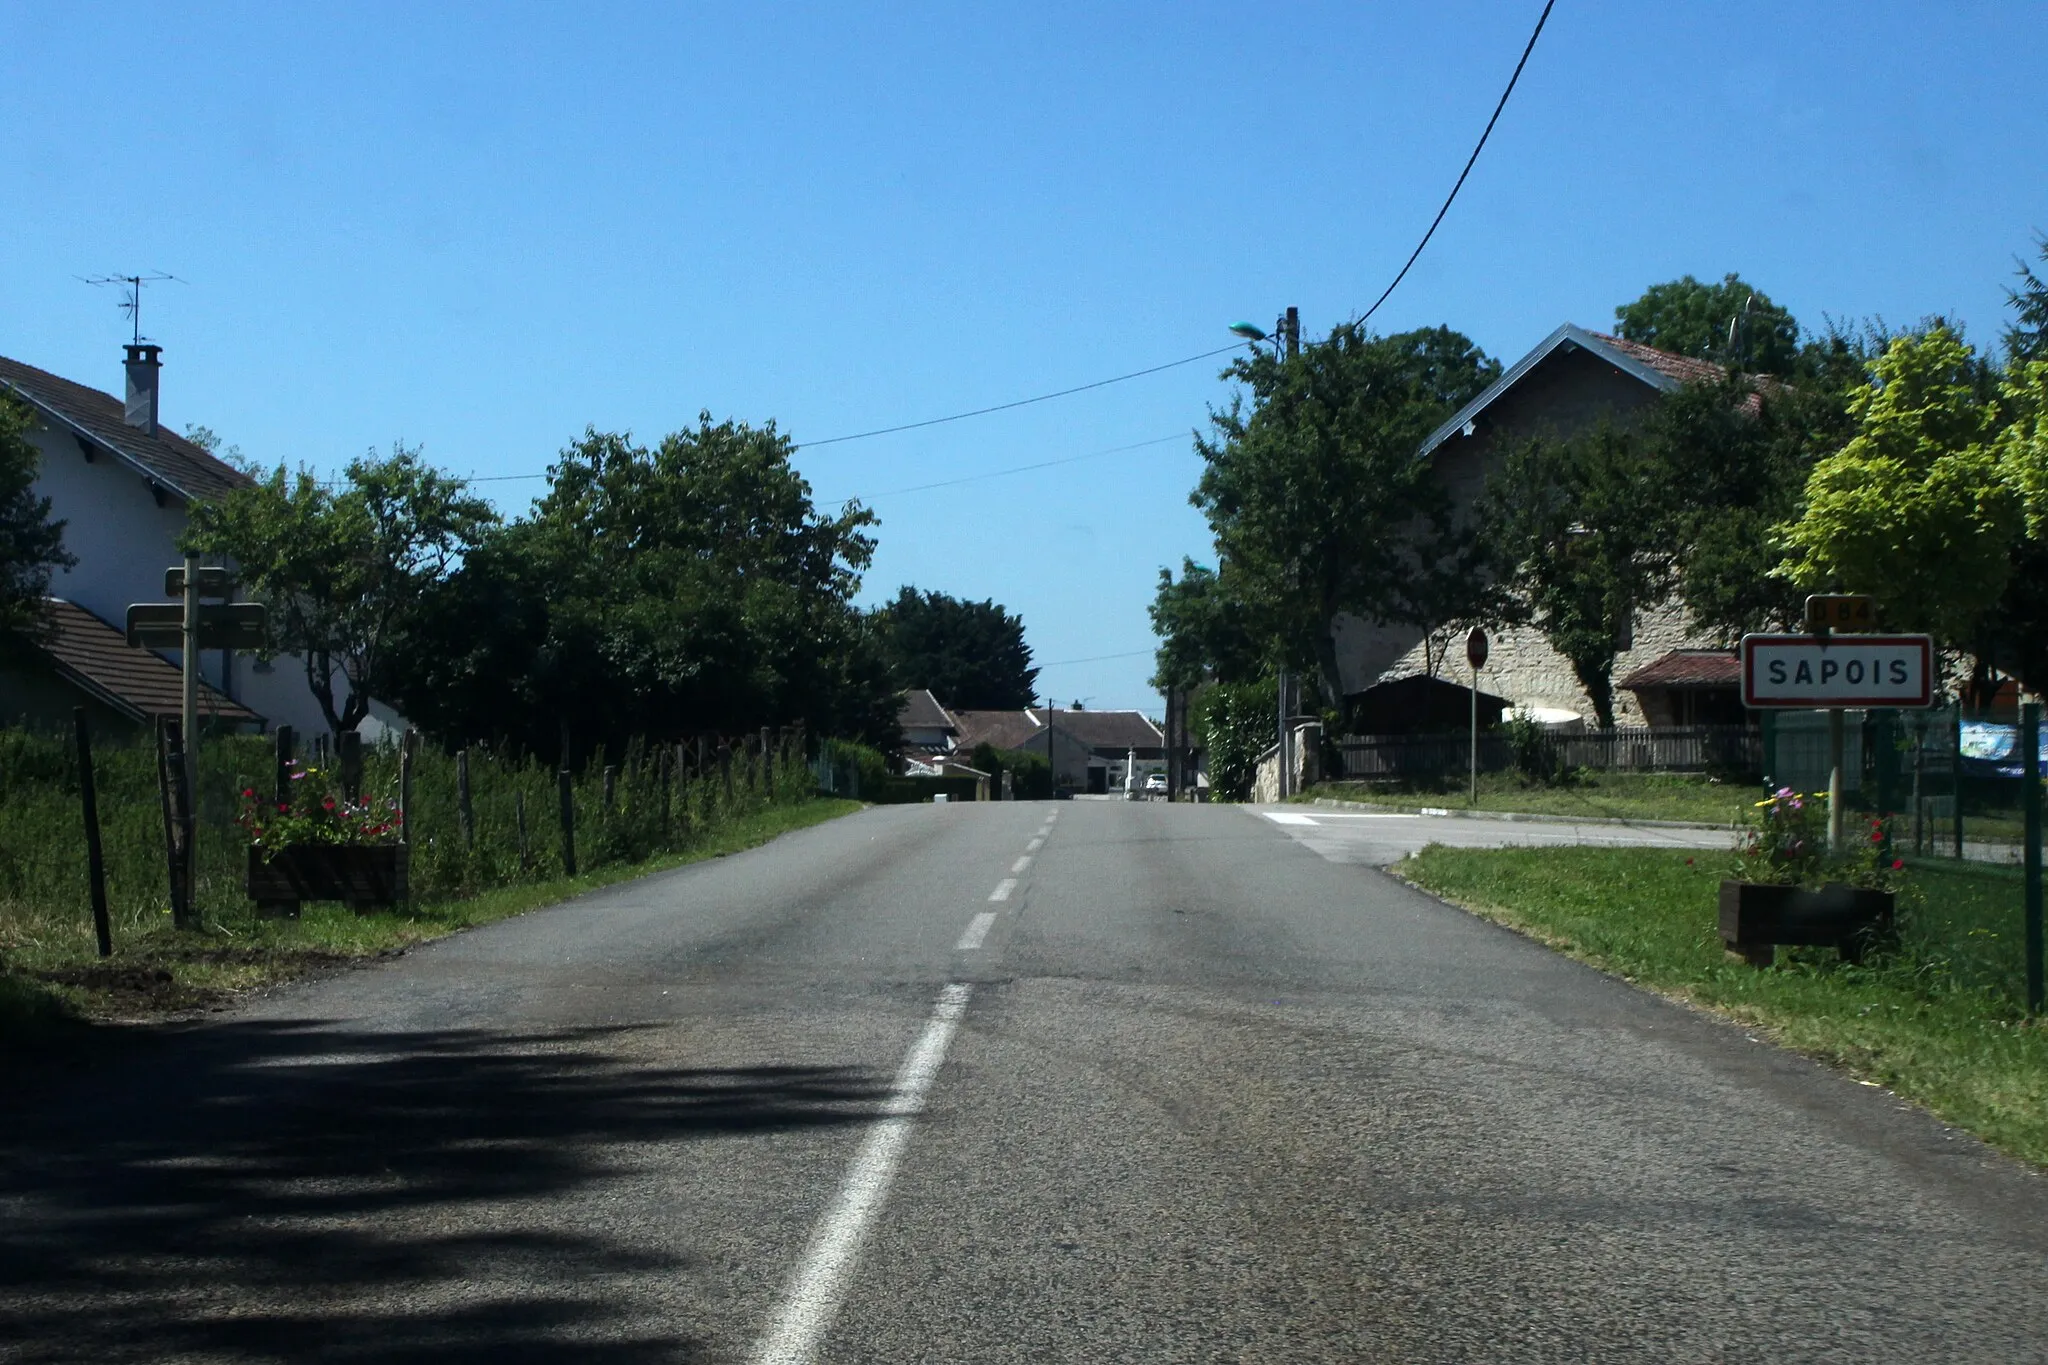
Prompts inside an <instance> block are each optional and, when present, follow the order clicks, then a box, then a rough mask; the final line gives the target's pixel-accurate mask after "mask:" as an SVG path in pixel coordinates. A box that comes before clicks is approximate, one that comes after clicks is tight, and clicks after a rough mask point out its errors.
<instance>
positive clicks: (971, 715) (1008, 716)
mask: <svg viewBox="0 0 2048 1365" xmlns="http://www.w3.org/2000/svg"><path fill="white" fill-rule="evenodd" d="M953 719H954V720H955V721H957V722H959V725H960V740H959V745H960V747H961V748H962V749H965V750H967V751H969V752H972V751H973V749H974V746H975V745H977V744H987V745H989V746H991V747H993V748H997V749H1021V748H1023V747H1024V745H1025V742H1026V741H1028V740H1029V739H1030V738H1031V737H1032V736H1033V735H1035V734H1037V733H1038V732H1039V731H1041V730H1043V729H1044V728H1045V724H1044V722H1042V721H1040V720H1039V718H1038V717H1037V716H1036V715H1034V714H1033V713H1031V712H1029V711H955V712H953Z"/></svg>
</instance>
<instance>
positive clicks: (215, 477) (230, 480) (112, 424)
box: [0, 356, 252, 502]
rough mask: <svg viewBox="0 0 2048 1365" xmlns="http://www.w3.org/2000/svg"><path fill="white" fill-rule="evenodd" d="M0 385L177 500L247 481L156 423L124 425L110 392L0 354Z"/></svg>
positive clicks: (117, 401) (209, 495)
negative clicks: (150, 429) (148, 428)
mask: <svg viewBox="0 0 2048 1365" xmlns="http://www.w3.org/2000/svg"><path fill="white" fill-rule="evenodd" d="M0 389H5V390H10V391H12V392H13V393H15V394H17V395H18V396H20V397H21V398H23V399H25V400H27V401H28V402H29V403H30V404H31V405H32V406H34V407H35V408H37V409H38V410H39V411H41V412H42V413H43V414H44V415H45V416H47V417H49V418H50V419H51V420H52V421H53V422H54V423H55V424H56V425H58V426H62V427H66V428H68V429H69V430H70V432H71V434H72V436H73V437H74V438H76V439H77V440H78V441H79V442H80V443H81V444H87V443H89V444H90V445H91V446H93V447H96V448H97V449H99V450H105V451H110V452H112V453H113V455H114V457H115V458H116V459H118V460H121V461H123V462H124V463H126V464H128V465H130V466H132V467H133V468H134V469H135V470H136V472H137V473H140V474H141V475H142V476H143V477H144V478H146V479H148V480H150V481H151V482H152V483H154V484H158V485H161V486H162V487H163V488H164V489H165V490H166V491H167V492H169V493H171V494H172V495H173V496H175V497H177V498H179V499H181V500H183V501H186V502H191V501H194V500H195V499H209V498H218V497H220V496H221V495H222V494H224V493H227V492H229V491H230V490H232V489H236V488H240V487H242V486H244V485H246V484H248V483H250V482H252V480H251V479H250V478H249V476H248V475H247V474H244V473H243V472H242V471H241V470H239V469H237V468H235V467H234V466H233V465H231V464H228V463H226V462H225V461H222V460H218V459H215V458H214V457H213V456H211V455H209V454H207V453H206V451H204V450H203V449H201V448H200V447H198V446H196V445H194V444H192V442H190V441H188V440H186V439H185V438H184V437H182V436H177V435H173V434H172V433H171V432H170V431H168V430H166V429H165V428H164V427H162V426H158V428H157V429H156V431H154V432H147V431H144V430H142V429H141V428H140V427H131V426H129V425H128V422H127V419H126V417H125V416H124V413H125V405H124V404H123V403H122V401H121V400H120V399H118V398H116V397H114V395H112V394H110V393H101V392H100V391H99V390H98V389H89V388H87V387H86V386H85V385H83V384H74V383H72V382H71V381H70V380H68V379H60V378H59V377H58V376H56V375H54V374H51V373H49V372H48V371H46V370H39V369H37V368H36V367H35V366H33V365H24V364H22V363H21V362H20V361H18V360H9V359H7V358H6V357H5V356H0Z"/></svg>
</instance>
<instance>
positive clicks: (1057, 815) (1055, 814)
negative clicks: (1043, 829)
mask: <svg viewBox="0 0 2048 1365" xmlns="http://www.w3.org/2000/svg"><path fill="white" fill-rule="evenodd" d="M1059 818H1060V813H1059V811H1057V810H1055V811H1053V813H1052V814H1050V815H1048V816H1046V817H1045V823H1047V824H1048V825H1049V824H1051V823H1052V822H1053V821H1055V820H1057V819H1059Z"/></svg>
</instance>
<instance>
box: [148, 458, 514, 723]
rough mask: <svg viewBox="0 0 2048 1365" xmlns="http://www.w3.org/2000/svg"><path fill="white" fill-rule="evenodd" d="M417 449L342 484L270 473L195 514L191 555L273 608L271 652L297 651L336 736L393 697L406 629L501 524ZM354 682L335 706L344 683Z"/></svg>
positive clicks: (356, 466) (308, 474)
mask: <svg viewBox="0 0 2048 1365" xmlns="http://www.w3.org/2000/svg"><path fill="white" fill-rule="evenodd" d="M467 487H468V486H467V484H465V483H464V482H463V481H462V480H460V479H455V478H450V477H448V476H447V475H445V474H442V473H440V472H438V471H436V470H434V469H433V468H432V467H431V466H429V465H427V464H426V463H424V462H423V461H422V460H421V459H420V458H419V451H418V449H417V448H414V449H411V450H408V449H406V448H405V447H404V446H403V445H396V446H393V447H392V451H391V454H390V455H389V456H385V457H381V458H380V457H379V456H377V454H376V453H375V452H374V451H373V452H371V453H370V454H369V455H367V456H365V457H364V458H362V459H359V460H354V461H351V462H350V464H349V466H348V468H347V469H346V470H344V471H343V473H342V482H341V486H340V487H339V488H329V487H328V486H327V485H325V484H323V483H321V482H320V480H319V479H317V478H316V477H314V475H313V473H312V471H310V470H307V469H303V468H302V469H300V470H299V471H298V473H297V474H296V475H291V474H287V473H286V471H285V468H284V466H283V465H279V466H278V467H277V468H276V470H274V471H273V472H272V474H271V475H270V477H269V478H268V479H266V480H264V481H262V482H260V483H257V484H255V485H253V486H249V487H244V488H238V489H236V490H234V491H233V492H230V493H229V494H227V496H226V497H224V498H222V499H221V500H220V501H219V502H215V503H199V504H195V505H194V506H193V508H192V514H191V519H190V522H189V524H188V527H187V530H186V534H185V537H184V541H183V545H184V548H185V549H186V551H187V552H188V553H197V554H205V555H219V556H224V557H226V558H227V559H228V560H230V561H232V562H233V563H234V564H235V565H236V567H237V568H238V569H239V570H240V572H241V576H242V579H243V581H244V582H245V583H246V584H247V585H248V587H249V588H250V590H251V591H252V592H253V593H254V595H255V596H256V597H257V598H259V599H260V600H262V601H264V602H265V603H267V604H268V605H269V607H270V641H269V647H270V649H271V650H273V651H276V652H282V653H289V654H297V655H299V656H300V657H301V658H302V659H303V661H304V664H305V670H306V682H307V684H308V686H310V687H311V688H312V691H313V695H314V697H315V698H316V699H317V700H318V701H319V703H320V709H321V711H322V713H323V714H324V715H325V716H326V718H327V723H328V725H329V726H331V727H332V728H333V730H334V731H335V732H336V733H341V732H344V731H349V730H353V729H355V728H356V726H358V725H359V724H361V723H362V721H363V718H364V717H365V716H367V715H369V712H370V699H371V697H372V696H376V695H383V696H387V697H388V696H390V695H391V689H392V687H393V684H394V683H395V681H396V677H395V671H396V667H397V666H398V665H399V664H400V663H401V662H402V660H401V658H400V657H399V656H397V655H395V654H394V651H393V646H394V644H395V643H396V642H397V641H398V640H399V638H400V637H401V635H402V634H403V632H404V631H405V628H406V626H407V624H408V623H409V621H410V620H411V619H413V618H414V617H416V616H417V614H418V613H419V612H420V611H421V610H422V609H423V607H424V606H425V604H426V603H427V601H428V599H429V598H431V597H432V596H433V595H434V594H436V593H437V592H438V591H439V590H440V589H441V587H442V586H443V585H444V584H445V582H446V581H447V579H448V576H449V575H450V573H451V572H452V571H453V570H454V567H455V565H456V564H457V562H458V561H459V560H460V559H461V557H462V556H463V555H464V554H465V553H466V552H467V551H468V550H469V549H470V548H471V547H472V546H474V545H475V544H476V543H477V542H478V540H479V539H480V538H481V537H482V536H483V535H484V533H485V532H486V531H487V530H488V529H489V528H490V527H491V526H492V524H493V523H495V522H496V520H497V515H496V513H494V512H493V511H492V510H491V507H490V504H488V503H486V502H484V501H483V500H481V499H479V498H474V497H471V496H470V495H469V494H468V491H467ZM337 675H339V676H340V677H341V678H342V679H343V680H344V681H345V682H346V684H347V695H346V697H345V698H343V699H341V700H340V701H339V703H338V704H337V699H336V695H335V693H336V686H335V682H336V677H337Z"/></svg>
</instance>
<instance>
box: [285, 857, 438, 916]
mask: <svg viewBox="0 0 2048 1365" xmlns="http://www.w3.org/2000/svg"><path fill="white" fill-rule="evenodd" d="M266 852H268V850H265V849H260V848H251V849H250V850H249V880H248V887H249V899H250V900H253V901H255V902H256V908H257V910H258V912H260V913H262V914H264V915H286V916H294V915H297V914H298V913H299V904H300V902H302V901H340V902H342V903H343V904H345V905H347V906H348V907H349V908H350V909H351V910H354V911H356V912H357V913H358V914H360V913H362V912H363V911H365V910H371V909H375V908H377V907H378V906H385V905H396V904H398V903H399V902H401V901H403V900H404V899H405V898H406V866H407V860H408V855H409V854H410V853H411V852H412V850H411V849H410V848H408V847H406V846H405V845H404V844H293V845H292V846H291V847H289V848H280V849H278V850H276V852H275V853H274V854H272V855H271V856H270V858H269V860H268V861H265V858H264V855H265V853H266Z"/></svg>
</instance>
